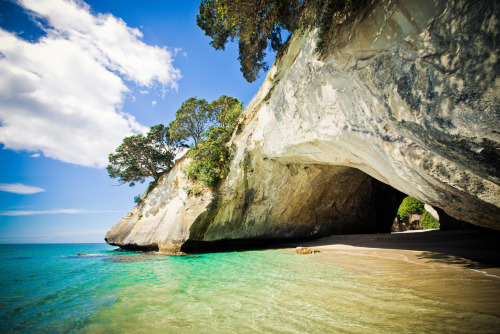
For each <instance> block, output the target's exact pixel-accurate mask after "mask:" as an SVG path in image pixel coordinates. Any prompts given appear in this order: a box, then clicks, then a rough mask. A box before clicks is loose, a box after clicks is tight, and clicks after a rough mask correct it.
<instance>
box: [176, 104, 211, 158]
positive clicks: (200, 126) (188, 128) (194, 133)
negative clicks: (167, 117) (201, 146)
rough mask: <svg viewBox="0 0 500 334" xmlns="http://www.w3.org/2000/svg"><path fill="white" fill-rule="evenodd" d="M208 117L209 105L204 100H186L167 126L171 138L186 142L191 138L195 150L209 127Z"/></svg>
mask: <svg viewBox="0 0 500 334" xmlns="http://www.w3.org/2000/svg"><path fill="white" fill-rule="evenodd" d="M210 116H211V114H210V109H209V105H208V103H207V101H205V99H200V100H198V99H197V98H196V97H191V98H189V99H187V100H186V101H184V102H183V103H182V105H181V107H180V108H179V110H177V112H176V113H175V120H174V121H172V122H171V123H170V124H169V128H170V130H171V135H172V138H174V139H176V140H187V139H188V138H189V137H191V138H192V139H193V141H194V147H195V148H197V147H198V143H199V142H200V141H201V139H202V138H203V135H204V133H205V131H206V130H207V128H208V126H209V125H210Z"/></svg>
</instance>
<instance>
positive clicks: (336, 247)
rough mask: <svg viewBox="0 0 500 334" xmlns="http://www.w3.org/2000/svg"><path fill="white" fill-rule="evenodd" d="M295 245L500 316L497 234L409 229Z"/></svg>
mask: <svg viewBox="0 0 500 334" xmlns="http://www.w3.org/2000/svg"><path fill="white" fill-rule="evenodd" d="M296 246H304V247H309V248H312V249H315V250H319V251H321V253H317V254H312V255H309V256H313V257H314V258H315V259H317V260H318V261H322V262H326V263H330V264H332V265H335V266H337V267H340V268H345V269H347V270H352V271H357V272H361V273H365V274H368V275H372V276H374V277H378V278H381V279H383V280H384V281H385V282H386V283H387V284H394V285H395V286H398V287H403V288H409V289H412V290H413V291H414V293H415V294H417V295H421V296H424V297H427V298H432V299H435V300H439V301H443V302H451V303H454V304H456V305H459V306H461V307H464V308H467V309H470V310H473V311H476V312H481V313H487V314H491V315H494V316H497V317H500V234H499V233H497V232H492V231H477V230H460V231H437V230H434V231H409V232H404V233H393V234H371V235H368V234H367V235H335V236H330V237H326V238H322V239H318V240H313V241H308V242H302V243H300V244H297V245H296Z"/></svg>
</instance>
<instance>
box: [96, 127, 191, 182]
mask: <svg viewBox="0 0 500 334" xmlns="http://www.w3.org/2000/svg"><path fill="white" fill-rule="evenodd" d="M181 146H182V145H181V144H180V143H179V142H178V141H175V140H173V139H172V138H171V135H170V131H169V129H168V128H166V127H165V126H164V125H162V124H159V125H155V126H153V127H151V129H150V130H149V132H148V133H147V134H146V135H143V134H137V135H133V136H130V137H126V138H124V139H123V142H122V144H121V145H120V146H118V148H117V149H116V150H115V152H114V153H111V154H110V155H109V163H110V164H109V165H108V166H107V168H106V169H107V171H108V174H109V176H110V177H111V178H118V180H119V182H120V184H125V183H129V185H130V186H131V187H132V186H134V185H135V183H136V182H140V183H143V182H144V180H145V179H146V178H147V177H153V178H154V180H155V182H156V181H158V179H159V178H160V176H161V175H162V174H164V173H166V172H168V171H170V169H172V167H173V166H174V158H175V156H176V155H177V153H178V152H179V149H180V147H181Z"/></svg>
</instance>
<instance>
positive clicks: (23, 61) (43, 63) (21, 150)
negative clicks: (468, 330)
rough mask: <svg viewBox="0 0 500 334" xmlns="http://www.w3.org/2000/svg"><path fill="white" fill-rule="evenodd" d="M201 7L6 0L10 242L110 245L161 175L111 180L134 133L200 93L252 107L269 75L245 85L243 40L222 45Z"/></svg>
mask: <svg viewBox="0 0 500 334" xmlns="http://www.w3.org/2000/svg"><path fill="white" fill-rule="evenodd" d="M198 6H199V0H194V1H188V0H183V1H178V0H172V1H170V0H157V1H154V0H146V1H132V0H116V1H115V0H105V1H104V0H87V1H86V2H84V1H64V0H0V243H4V244H9V243H78V242H82V243H83V242H103V241H104V236H105V234H106V231H107V230H109V229H110V228H111V226H113V224H115V223H116V222H117V221H118V220H120V219H121V218H122V217H123V216H125V214H126V213H127V212H128V211H130V210H131V209H132V208H133V206H134V205H135V204H134V202H133V199H134V196H136V195H138V194H140V193H142V192H144V191H145V189H146V187H147V184H148V181H151V180H148V181H147V182H146V183H144V184H138V185H136V186H135V187H129V186H128V185H121V186H120V185H119V184H118V181H117V180H116V179H111V178H109V176H108V174H107V171H106V169H105V167H106V165H107V162H108V161H107V158H108V155H109V153H111V152H113V151H114V150H115V149H116V147H118V145H119V144H120V143H121V141H122V139H123V138H124V137H126V136H130V135H133V134H136V133H141V132H146V131H147V130H148V129H149V127H151V126H153V125H156V124H165V125H166V124H168V123H170V122H171V121H172V120H173V119H174V117H175V112H176V110H177V109H178V108H179V107H180V106H181V104H182V102H183V101H185V100H187V99H188V98H190V97H193V96H194V97H197V98H204V99H206V100H207V101H212V100H214V99H216V98H218V97H219V96H221V95H223V94H225V95H228V96H233V97H236V98H238V99H239V100H241V101H243V103H244V105H248V103H249V102H250V100H251V99H252V98H253V96H254V95H255V94H256V93H257V91H258V89H259V88H260V86H261V84H262V82H263V80H264V78H265V73H261V75H260V78H258V79H257V80H256V81H255V82H253V83H248V82H246V81H245V79H244V78H243V76H242V74H241V72H240V70H239V68H240V66H239V63H238V60H237V58H238V54H237V45H236V44H235V43H233V44H230V45H228V46H227V47H226V50H225V51H216V50H214V49H213V48H212V47H211V46H210V45H209V42H210V38H209V37H207V36H205V35H204V32H203V31H202V30H201V29H200V28H199V27H198V26H197V25H196V13H197V11H198ZM273 57H274V54H272V53H271V52H269V55H268V58H267V60H268V62H269V63H272V60H273Z"/></svg>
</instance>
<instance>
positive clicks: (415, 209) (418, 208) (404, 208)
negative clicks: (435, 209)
mask: <svg viewBox="0 0 500 334" xmlns="http://www.w3.org/2000/svg"><path fill="white" fill-rule="evenodd" d="M424 205H425V204H424V203H423V202H422V201H419V200H418V199H416V198H413V197H411V196H408V197H406V198H405V199H404V200H403V202H401V205H400V206H399V209H398V213H397V218H398V221H400V222H402V223H403V224H406V223H408V220H409V219H410V216H411V215H419V214H422V213H423V212H424V211H425V210H424Z"/></svg>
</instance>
